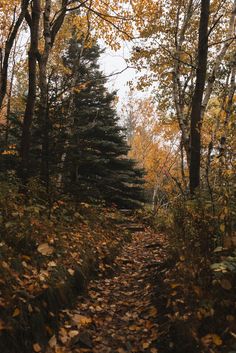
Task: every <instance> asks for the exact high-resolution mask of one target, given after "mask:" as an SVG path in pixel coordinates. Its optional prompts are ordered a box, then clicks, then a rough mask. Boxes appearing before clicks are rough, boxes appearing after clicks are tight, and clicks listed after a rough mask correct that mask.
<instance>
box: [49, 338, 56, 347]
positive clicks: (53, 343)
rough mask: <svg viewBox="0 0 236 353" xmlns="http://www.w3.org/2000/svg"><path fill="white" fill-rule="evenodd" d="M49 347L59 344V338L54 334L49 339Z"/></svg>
mask: <svg viewBox="0 0 236 353" xmlns="http://www.w3.org/2000/svg"><path fill="white" fill-rule="evenodd" d="M48 344H49V347H51V348H54V347H56V345H57V339H56V336H55V335H53V336H52V337H51V338H50V340H49V341H48Z"/></svg>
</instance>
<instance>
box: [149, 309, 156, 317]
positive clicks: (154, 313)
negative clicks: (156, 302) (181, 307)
mask: <svg viewBox="0 0 236 353" xmlns="http://www.w3.org/2000/svg"><path fill="white" fill-rule="evenodd" d="M149 316H151V317H156V316H157V308H155V306H152V307H151V308H150V310H149Z"/></svg>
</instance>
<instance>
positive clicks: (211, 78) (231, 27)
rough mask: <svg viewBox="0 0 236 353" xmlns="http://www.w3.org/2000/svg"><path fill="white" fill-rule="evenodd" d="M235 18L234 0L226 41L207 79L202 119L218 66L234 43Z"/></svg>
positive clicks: (235, 2) (235, 4)
mask: <svg viewBox="0 0 236 353" xmlns="http://www.w3.org/2000/svg"><path fill="white" fill-rule="evenodd" d="M235 18H236V0H234V3H233V6H232V12H231V17H230V20H229V28H228V33H227V37H226V40H225V41H224V44H223V45H222V48H221V50H220V52H219V54H218V56H217V58H216V60H215V63H214V66H213V69H212V72H211V74H210V75H209V78H208V82H207V86H206V92H205V95H204V99H203V102H202V117H203V115H204V113H205V110H206V108H207V104H208V102H209V100H210V97H211V94H212V91H213V87H214V83H215V80H216V76H217V73H218V71H219V67H220V64H221V62H222V60H223V58H224V57H225V54H226V53H227V51H228V49H229V47H230V45H231V44H232V43H233V42H234V41H235V38H234V29H235Z"/></svg>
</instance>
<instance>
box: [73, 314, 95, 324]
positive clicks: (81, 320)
mask: <svg viewBox="0 0 236 353" xmlns="http://www.w3.org/2000/svg"><path fill="white" fill-rule="evenodd" d="M72 321H73V322H74V323H75V324H76V325H88V324H90V323H91V322H92V319H91V318H90V317H87V316H84V315H79V314H75V315H73V317H72Z"/></svg>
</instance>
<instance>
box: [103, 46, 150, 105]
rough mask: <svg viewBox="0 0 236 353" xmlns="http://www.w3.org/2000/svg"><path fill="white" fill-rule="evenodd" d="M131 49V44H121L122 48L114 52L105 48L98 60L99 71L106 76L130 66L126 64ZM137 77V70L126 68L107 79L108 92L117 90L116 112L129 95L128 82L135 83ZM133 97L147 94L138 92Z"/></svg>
mask: <svg viewBox="0 0 236 353" xmlns="http://www.w3.org/2000/svg"><path fill="white" fill-rule="evenodd" d="M101 46H102V45H101ZM131 49H132V46H131V44H130V43H126V42H123V43H122V48H121V49H120V50H118V51H116V52H115V51H113V50H111V49H110V48H109V47H107V48H106V51H105V52H104V54H103V55H102V56H101V59H100V65H101V69H102V71H103V72H104V73H105V75H106V76H109V75H112V74H114V73H119V72H120V71H122V70H124V69H126V68H127V66H131V65H129V63H128V59H129V57H130V52H131ZM138 76H139V72H138V71H137V70H135V69H134V68H128V69H127V70H125V71H124V72H122V73H120V74H117V75H114V76H111V77H108V88H109V90H117V95H118V97H119V104H118V110H119V109H120V108H121V106H122V105H123V104H124V103H125V101H126V98H127V95H128V93H129V85H128V82H129V81H133V80H134V81H136V80H137V78H138ZM135 95H137V96H138V97H140V96H144V95H147V93H146V92H140V91H138V92H137V93H136V94H135Z"/></svg>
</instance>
